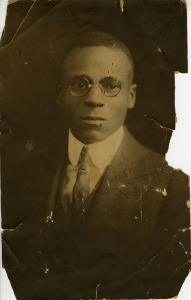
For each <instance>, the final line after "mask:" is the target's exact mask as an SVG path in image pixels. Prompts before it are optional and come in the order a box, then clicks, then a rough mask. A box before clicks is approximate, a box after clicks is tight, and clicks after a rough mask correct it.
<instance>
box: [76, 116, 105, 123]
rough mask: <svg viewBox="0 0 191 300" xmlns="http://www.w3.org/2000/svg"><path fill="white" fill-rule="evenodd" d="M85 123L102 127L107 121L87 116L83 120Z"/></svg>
mask: <svg viewBox="0 0 191 300" xmlns="http://www.w3.org/2000/svg"><path fill="white" fill-rule="evenodd" d="M81 120H82V122H83V123H86V124H92V125H98V126H101V125H102V124H103V123H104V122H105V121H106V119H104V118H102V117H99V116H92V115H91V116H85V117H82V118H81Z"/></svg>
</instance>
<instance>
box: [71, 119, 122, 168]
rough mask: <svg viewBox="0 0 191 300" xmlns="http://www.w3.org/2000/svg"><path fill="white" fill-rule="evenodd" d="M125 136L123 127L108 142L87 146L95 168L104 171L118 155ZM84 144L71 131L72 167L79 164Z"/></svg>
mask: <svg viewBox="0 0 191 300" xmlns="http://www.w3.org/2000/svg"><path fill="white" fill-rule="evenodd" d="M123 135H124V127H123V125H122V126H121V127H120V128H119V129H118V130H117V131H115V132H114V133H113V134H112V135H110V136H109V137H108V138H107V139H106V140H104V141H101V142H97V143H93V144H89V145H86V146H88V151H89V154H90V156H91V159H92V161H93V164H94V166H95V167H97V168H99V169H101V170H104V169H105V168H106V167H107V166H108V165H109V164H110V163H111V160H112V159H113V157H114V155H115V154H116V152H117V150H118V148H119V146H120V144H121V141H122V138H123ZM83 146H84V144H83V143H81V142H80V141H79V140H77V139H76V138H75V137H74V136H73V134H72V132H71V130H70V129H69V142H68V156H69V160H70V162H71V164H72V165H74V166H76V165H77V164H78V160H79V156H80V153H81V150H82V148H83Z"/></svg>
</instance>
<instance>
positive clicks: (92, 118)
mask: <svg viewBox="0 0 191 300" xmlns="http://www.w3.org/2000/svg"><path fill="white" fill-rule="evenodd" d="M81 119H82V120H93V121H95V120H98V121H105V119H104V118H102V117H99V116H85V117H82V118H81Z"/></svg>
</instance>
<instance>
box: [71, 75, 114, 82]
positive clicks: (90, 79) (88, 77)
mask: <svg viewBox="0 0 191 300" xmlns="http://www.w3.org/2000/svg"><path fill="white" fill-rule="evenodd" d="M81 77H84V78H86V79H87V80H88V81H89V82H90V83H93V80H92V78H91V77H90V76H88V75H86V74H83V73H82V74H73V75H72V76H71V77H70V78H69V79H68V81H71V80H72V79H75V78H81ZM107 78H109V79H111V80H115V81H119V79H117V78H116V77H113V76H105V77H103V78H101V79H100V80H99V82H100V81H103V80H104V79H107Z"/></svg>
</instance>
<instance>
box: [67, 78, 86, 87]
mask: <svg viewBox="0 0 191 300" xmlns="http://www.w3.org/2000/svg"><path fill="white" fill-rule="evenodd" d="M70 86H71V87H73V88H76V89H86V88H87V87H88V82H86V81H85V80H75V81H72V82H71V83H70Z"/></svg>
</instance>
